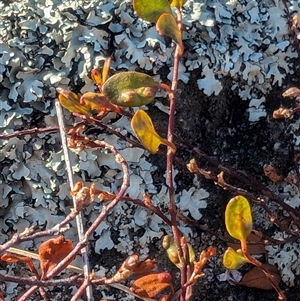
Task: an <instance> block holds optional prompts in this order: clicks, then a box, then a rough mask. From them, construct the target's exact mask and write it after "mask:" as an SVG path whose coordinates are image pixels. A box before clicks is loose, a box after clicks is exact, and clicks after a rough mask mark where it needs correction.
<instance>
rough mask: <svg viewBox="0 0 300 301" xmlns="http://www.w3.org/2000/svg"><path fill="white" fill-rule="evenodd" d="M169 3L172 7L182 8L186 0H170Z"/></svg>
mask: <svg viewBox="0 0 300 301" xmlns="http://www.w3.org/2000/svg"><path fill="white" fill-rule="evenodd" d="M169 2H170V5H171V6H174V7H177V8H181V7H182V6H183V5H184V4H185V2H186V0H170V1H169Z"/></svg>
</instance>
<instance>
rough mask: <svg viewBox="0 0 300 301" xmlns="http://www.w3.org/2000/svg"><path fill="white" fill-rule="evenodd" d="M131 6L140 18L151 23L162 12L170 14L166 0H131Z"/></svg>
mask: <svg viewBox="0 0 300 301" xmlns="http://www.w3.org/2000/svg"><path fill="white" fill-rule="evenodd" d="M133 8H134V10H135V11H136V13H137V15H138V16H139V17H140V18H142V19H144V20H145V21H148V22H152V23H155V22H156V21H157V19H158V18H159V16H160V15H162V14H164V13H170V14H172V11H171V7H170V3H169V2H168V0H159V1H158V0H133Z"/></svg>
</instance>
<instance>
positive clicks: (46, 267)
mask: <svg viewBox="0 0 300 301" xmlns="http://www.w3.org/2000/svg"><path fill="white" fill-rule="evenodd" d="M73 249H74V247H73V243H72V241H71V240H70V239H67V240H65V238H64V237H63V235H60V236H58V237H57V238H52V239H49V240H47V241H45V242H43V243H42V244H41V245H40V246H39V249H38V253H39V257H40V266H41V271H42V275H41V279H43V278H44V277H45V276H46V275H47V273H49V272H51V271H52V270H53V269H54V268H55V267H56V265H57V264H59V263H60V262H61V261H62V260H63V259H64V258H65V257H66V256H67V255H69V253H70V252H71V251H72V250H73ZM68 264H69V262H68V263H66V266H67V265H68Z"/></svg>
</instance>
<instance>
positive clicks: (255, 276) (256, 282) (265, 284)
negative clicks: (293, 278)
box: [238, 263, 281, 290]
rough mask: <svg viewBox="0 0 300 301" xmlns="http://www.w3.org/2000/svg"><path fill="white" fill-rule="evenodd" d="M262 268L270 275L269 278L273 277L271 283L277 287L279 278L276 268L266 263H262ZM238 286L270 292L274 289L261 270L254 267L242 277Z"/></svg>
mask: <svg viewBox="0 0 300 301" xmlns="http://www.w3.org/2000/svg"><path fill="white" fill-rule="evenodd" d="M263 267H264V268H265V269H266V270H267V271H268V272H269V273H270V275H271V276H273V282H274V283H276V284H277V285H278V284H279V282H280V280H281V278H280V276H279V274H278V270H277V268H276V267H275V266H274V265H271V264H268V263H264V264H263ZM238 285H244V286H248V287H255V288H259V289H263V290H272V289H273V288H274V287H273V286H272V284H271V282H270V281H269V279H268V278H267V277H266V275H265V274H264V272H263V271H262V269H261V268H260V267H256V266H255V267H254V268H253V269H251V270H250V271H249V272H248V273H246V274H245V275H244V277H243V278H242V280H241V281H240V282H239V283H238Z"/></svg>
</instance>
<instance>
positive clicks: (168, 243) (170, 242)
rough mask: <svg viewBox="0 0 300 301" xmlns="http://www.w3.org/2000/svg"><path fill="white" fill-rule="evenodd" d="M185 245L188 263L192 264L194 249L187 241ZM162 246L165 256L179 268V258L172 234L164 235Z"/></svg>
mask: <svg viewBox="0 0 300 301" xmlns="http://www.w3.org/2000/svg"><path fill="white" fill-rule="evenodd" d="M187 245H188V250H189V263H190V264H193V263H194V262H195V257H196V256H195V251H194V249H193V247H192V246H191V244H189V243H188V244H187ZM162 246H163V248H164V249H165V250H166V253H167V256H168V258H169V259H170V261H171V262H172V263H173V264H174V265H176V266H177V267H178V268H179V269H180V259H179V256H178V249H177V245H176V243H175V240H174V238H173V236H171V235H166V236H164V238H163V242H162Z"/></svg>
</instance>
